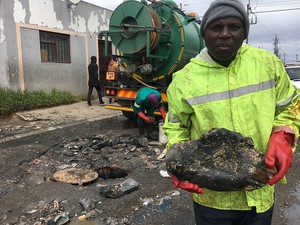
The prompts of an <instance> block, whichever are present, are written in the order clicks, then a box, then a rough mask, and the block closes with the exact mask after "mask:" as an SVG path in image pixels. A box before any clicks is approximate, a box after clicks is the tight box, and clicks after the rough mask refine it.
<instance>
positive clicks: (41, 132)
mask: <svg viewBox="0 0 300 225" xmlns="http://www.w3.org/2000/svg"><path fill="white" fill-rule="evenodd" d="M137 132H138V131H137V127H136V124H135V122H134V121H130V120H127V119H126V118H124V117H123V116H122V115H121V113H119V112H112V111H110V110H107V109H105V108H104V107H101V106H99V105H97V104H96V102H95V104H94V105H93V106H92V107H88V106H87V105H86V103H85V102H81V103H76V104H72V105H68V106H61V107H54V108H49V109H43V110H33V111H27V112H21V113H19V114H18V116H16V115H15V116H13V117H11V118H5V119H2V120H1V121H0V152H1V154H0V162H1V163H0V175H1V178H2V179H1V180H2V182H1V184H0V199H1V202H2V204H1V205H0V223H1V224H5V225H6V224H9V225H10V224H35V225H37V224H46V223H45V222H44V223H43V221H47V220H53V219H55V218H58V217H59V219H60V220H63V219H66V217H67V218H68V219H70V221H69V223H68V224H73V225H76V224H92V225H95V224H97V225H101V224H110V225H113V224H143V225H158V224H159V225H160V224H165V225H183V224H184V225H192V224H194V215H193V210H192V202H191V198H190V195H189V193H187V192H184V191H181V190H178V189H174V188H173V187H172V185H171V182H170V180H169V178H165V177H162V176H161V175H160V171H162V170H164V163H163V161H161V160H159V159H158V156H159V155H160V153H161V152H162V151H163V148H164V146H159V145H158V146H151V147H149V148H142V147H138V148H133V147H132V146H131V145H130V148H129V150H126V148H125V145H124V143H123V144H120V143H119V144H117V145H115V146H114V148H112V146H107V147H105V148H102V149H101V153H99V152H98V154H91V153H90V152H88V153H85V155H84V154H79V155H80V156H81V158H78V157H77V156H76V157H77V158H76V157H75V156H74V155H73V156H69V155H64V154H62V147H61V146H64V145H66V144H70V143H73V144H74V143H75V145H76V144H78V142H79V140H80V141H82V140H83V139H84V140H93V138H95V137H96V136H97V135H106V136H107V137H109V138H110V139H113V137H115V136H117V137H118V136H120V135H121V136H122V135H130V136H131V137H133V138H135V137H136V136H137ZM85 138H90V139H85ZM81 144H82V143H81ZM127 146H128V145H127ZM124 149H125V150H124ZM299 164H300V154H299V149H297V151H296V152H295V156H294V163H293V167H292V168H291V170H290V171H289V173H288V175H287V178H288V184H286V185H283V184H278V185H277V186H276V196H275V197H276V204H275V211H274V216H273V223H272V224H273V225H292V224H293V225H295V224H300V210H299V205H300V196H299V195H300V194H299V192H300V188H299V187H300V184H299V178H300V173H299ZM65 165H72V166H87V165H94V166H98V167H99V166H103V165H118V166H120V167H122V168H127V169H129V170H130V171H131V173H130V175H128V176H127V177H126V178H119V179H113V180H112V179H108V180H104V179H101V178H98V179H97V180H96V181H94V182H91V183H88V184H86V185H71V184H66V183H62V182H56V181H53V180H52V179H51V175H52V174H53V172H54V171H55V170H57V169H58V168H63V166H65ZM127 178H132V179H134V180H136V181H137V182H138V183H139V189H138V190H135V191H133V192H131V193H129V194H126V195H124V196H122V197H120V198H115V199H113V198H106V197H103V196H101V194H99V189H100V187H101V186H102V185H107V184H115V183H118V182H121V181H124V180H125V179H127ZM82 199H89V200H90V202H92V203H90V204H91V205H92V209H89V210H85V208H84V207H83V205H82V204H81V203H80V202H82ZM87 217H89V220H87V219H86V218H87ZM80 219H82V220H81V221H80ZM88 222H90V223H88Z"/></svg>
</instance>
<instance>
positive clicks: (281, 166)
mask: <svg viewBox="0 0 300 225" xmlns="http://www.w3.org/2000/svg"><path fill="white" fill-rule="evenodd" d="M294 139H295V135H294V134H291V133H286V132H284V131H280V132H276V133H273V134H272V135H271V138H270V141H269V146H268V150H267V153H266V156H265V163H266V165H267V166H268V167H270V168H273V167H274V166H276V167H277V170H278V172H277V174H276V175H275V176H274V177H273V178H272V179H271V180H269V181H268V184H269V185H273V184H275V183H277V182H278V181H279V180H280V179H282V178H283V177H284V175H285V174H286V173H287V172H288V170H289V168H290V167H291V165H292V161H293V151H292V147H291V145H292V144H293V142H294Z"/></svg>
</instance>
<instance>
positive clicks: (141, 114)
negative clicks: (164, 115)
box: [138, 112, 154, 123]
mask: <svg viewBox="0 0 300 225" xmlns="http://www.w3.org/2000/svg"><path fill="white" fill-rule="evenodd" d="M138 116H139V117H141V118H142V119H143V120H145V122H146V123H154V118H153V117H150V116H146V115H145V114H144V113H142V112H139V113H138Z"/></svg>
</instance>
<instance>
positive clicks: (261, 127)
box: [163, 0, 300, 225]
mask: <svg viewBox="0 0 300 225" xmlns="http://www.w3.org/2000/svg"><path fill="white" fill-rule="evenodd" d="M248 33H249V20H248V15H247V13H246V11H245V8H244V6H243V4H242V3H241V2H240V1H238V0H216V1H214V2H213V3H212V4H211V5H210V7H209V8H208V10H207V11H206V13H205V14H204V16H203V19H202V23H201V35H202V37H203V38H204V40H205V43H206V48H204V49H203V50H202V51H201V52H200V54H198V55H197V56H196V57H195V58H192V59H191V61H190V63H188V64H187V65H186V66H185V67H184V68H183V69H182V70H180V71H178V72H176V73H174V74H173V80H172V82H171V84H170V86H169V87H168V90H167V95H168V104H169V107H168V114H167V117H166V121H165V124H164V126H163V129H164V132H165V133H166V134H167V136H168V141H169V142H168V144H167V148H168V147H170V146H171V145H172V144H174V143H176V142H187V141H189V140H194V139H199V138H200V137H201V136H202V135H203V134H204V133H206V132H207V131H209V130H210V129H212V128H226V129H228V130H231V131H235V132H239V133H241V134H242V135H243V136H245V137H251V138H252V139H253V141H254V144H255V148H256V149H260V150H261V151H263V152H266V157H265V163H266V166H268V167H270V168H272V167H274V166H276V167H277V170H278V172H277V174H276V175H274V177H273V178H271V179H270V180H269V181H268V184H266V185H264V186H263V187H262V188H259V189H256V190H253V191H227V192H220V191H213V190H209V189H206V188H201V187H199V186H198V185H196V184H192V183H189V182H184V181H181V180H179V179H178V178H176V177H175V176H174V175H172V174H170V175H171V178H172V183H173V185H174V187H179V188H181V189H184V190H187V191H189V192H192V193H193V200H194V211H195V218H196V223H197V225H216V224H218V225H219V224H222V225H271V220H272V212H273V205H274V184H275V183H277V182H278V181H280V180H281V181H282V182H284V181H285V178H284V175H285V174H286V173H287V172H288V170H289V168H290V166H291V163H292V159H293V150H295V147H296V146H295V144H296V140H297V137H298V135H299V131H298V128H299V124H300V117H299V114H300V100H299V94H298V93H297V90H296V88H295V87H294V86H293V85H292V84H291V82H290V80H289V77H288V75H287V74H286V72H285V68H284V65H283V63H282V62H281V60H280V59H279V58H277V57H276V56H275V55H274V54H272V53H270V52H268V51H266V50H262V49H257V48H253V47H250V46H248V45H246V44H243V41H244V40H245V39H246V38H247V36H248Z"/></svg>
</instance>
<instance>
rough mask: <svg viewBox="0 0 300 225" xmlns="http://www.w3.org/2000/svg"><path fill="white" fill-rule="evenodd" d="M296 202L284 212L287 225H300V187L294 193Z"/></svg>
mask: <svg viewBox="0 0 300 225" xmlns="http://www.w3.org/2000/svg"><path fill="white" fill-rule="evenodd" d="M293 196H294V197H295V199H296V201H295V203H294V204H293V205H291V206H289V207H287V208H286V209H285V210H284V218H285V225H295V224H300V186H299V187H297V188H296V190H295V191H294V193H293Z"/></svg>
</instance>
